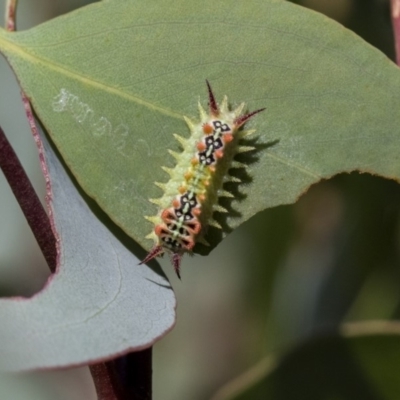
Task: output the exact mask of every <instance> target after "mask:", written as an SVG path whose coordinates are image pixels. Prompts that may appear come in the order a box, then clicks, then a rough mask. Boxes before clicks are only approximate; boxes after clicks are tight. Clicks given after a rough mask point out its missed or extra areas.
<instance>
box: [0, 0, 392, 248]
mask: <svg viewBox="0 0 400 400" xmlns="http://www.w3.org/2000/svg"><path fill="white" fill-rule="evenodd" d="M0 51H2V52H3V54H4V55H5V56H6V57H7V59H8V61H9V62H10V64H11V66H12V68H13V69H14V71H15V73H16V74H17V76H18V79H19V81H20V83H21V85H22V88H23V90H24V91H25V92H26V93H27V94H28V96H29V97H30V99H31V101H32V103H33V105H34V108H35V110H36V112H37V114H38V116H39V117H40V119H41V120H42V122H43V123H44V125H45V126H46V128H47V130H48V131H49V132H50V135H51V137H52V139H53V140H54V142H55V144H56V145H57V147H58V148H59V150H60V152H61V154H62V156H63V157H64V159H65V161H66V162H67V164H68V165H69V167H70V168H71V171H72V172H73V174H74V175H75V176H76V178H77V179H78V181H79V182H80V184H81V185H82V187H83V188H84V190H85V191H86V192H87V193H88V194H89V195H90V196H92V197H94V198H95V199H96V200H97V202H98V203H99V205H100V206H101V207H102V208H103V209H104V210H105V211H106V212H107V213H108V214H109V216H110V217H111V218H112V219H113V220H114V221H115V222H116V223H117V224H118V225H120V226H121V227H122V228H123V229H124V230H125V231H126V232H127V233H128V234H129V235H130V236H132V237H133V238H134V239H135V240H137V241H138V242H139V243H140V244H141V245H143V246H144V247H146V248H149V247H150V246H151V243H149V241H147V240H146V239H145V235H146V234H147V233H149V232H150V230H151V228H152V227H151V224H150V223H149V222H147V221H146V220H145V219H144V216H145V215H154V214H155V213H156V211H157V210H156V207H155V206H154V205H152V204H151V203H150V202H149V201H148V199H149V198H157V197H160V195H161V191H160V189H158V188H157V187H156V186H154V185H153V182H155V181H159V182H166V181H167V179H168V177H167V175H166V174H165V173H164V172H163V171H162V170H161V166H163V165H164V166H169V167H170V166H172V165H173V162H174V161H173V159H172V157H170V156H169V155H168V152H167V149H173V150H178V149H179V146H178V144H177V143H176V141H175V140H174V139H173V136H172V134H173V133H179V134H181V135H183V136H185V135H188V128H187V126H186V124H185V122H184V120H183V116H189V117H191V118H197V116H198V112H197V101H198V99H199V97H200V99H201V102H202V104H203V106H206V103H207V99H206V98H207V94H206V88H205V79H208V80H209V81H210V82H211V84H212V86H213V89H214V91H215V93H216V96H217V98H218V100H219V101H221V99H222V97H223V95H225V94H226V95H228V97H229V99H230V102H231V104H232V105H236V104H238V103H240V102H242V101H245V102H246V104H247V106H248V109H249V110H254V109H257V108H260V107H267V111H265V112H263V113H261V114H259V115H257V117H255V118H254V119H253V120H252V121H251V122H250V123H249V124H248V126H249V127H250V128H255V129H257V133H258V141H257V143H258V144H257V146H258V151H257V152H256V154H255V155H254V157H253V160H248V164H249V165H248V168H247V170H246V173H247V174H248V176H249V177H250V179H249V180H251V182H250V184H248V185H241V186H239V191H240V192H242V195H238V196H237V198H236V199H235V200H234V201H233V202H232V204H231V205H232V208H233V210H235V212H232V213H231V214H230V216H228V219H227V223H228V225H229V226H230V227H231V228H234V227H236V226H238V225H239V224H241V223H242V222H244V221H245V220H247V219H248V218H250V217H251V216H253V215H254V214H255V213H257V212H259V211H261V210H263V209H265V208H268V207H274V206H277V205H280V204H288V203H292V202H294V201H296V199H297V198H298V197H299V196H300V195H301V194H302V193H304V191H305V190H306V189H307V188H308V187H309V186H310V185H311V184H313V183H315V182H317V181H319V180H320V179H322V178H329V177H331V176H332V175H334V174H337V173H339V172H343V171H353V170H360V171H363V172H370V173H373V174H379V175H381V176H385V177H389V178H394V179H399V175H400V157H399V154H400V151H399V150H400V145H399V143H400V141H399V140H398V136H399V135H398V126H399V125H400V121H399V112H398V110H399V109H400V74H399V72H398V68H397V67H396V66H395V65H394V64H393V63H392V62H391V61H390V60H388V59H387V58H386V57H385V56H384V55H383V54H381V53H380V52H379V51H378V50H376V49H374V48H373V47H371V46H370V45H368V44H367V43H365V42H364V41H363V40H361V39H360V38H358V37H357V36H356V35H354V34H353V33H351V32H349V31H348V30H346V29H344V28H343V27H342V26H340V25H339V24H337V23H335V22H333V21H331V20H329V19H328V18H326V17H324V16H322V15H319V14H317V13H314V12H311V11H309V10H306V9H303V8H301V7H298V6H295V5H293V4H290V3H287V2H285V1H279V0H250V1H246V2H238V1H235V0H224V1H219V2H215V1H211V0H205V1H200V2H199V1H194V0H174V1H168V2H148V1H144V0H136V1H128V0H126V1H123V2H122V1H117V0H109V1H102V2H100V3H97V4H93V5H90V6H88V7H84V8H82V9H80V10H78V11H76V12H74V13H71V14H68V15H65V16H63V17H60V18H57V19H54V20H52V21H49V22H47V23H45V24H42V25H39V26H37V27H35V28H33V29H30V30H29V31H25V32H17V33H6V32H5V31H3V30H1V31H0ZM254 158H255V160H254ZM254 161H255V162H254ZM210 231H211V233H212V231H213V230H212V229H210ZM212 244H213V245H215V244H216V240H214V241H212Z"/></svg>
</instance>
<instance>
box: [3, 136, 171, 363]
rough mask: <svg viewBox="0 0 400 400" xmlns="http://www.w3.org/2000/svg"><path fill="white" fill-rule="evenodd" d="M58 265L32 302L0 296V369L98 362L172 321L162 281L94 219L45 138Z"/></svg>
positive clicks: (148, 339)
mask: <svg viewBox="0 0 400 400" xmlns="http://www.w3.org/2000/svg"><path fill="white" fill-rule="evenodd" d="M42 140H43V142H44V147H45V151H44V156H45V159H46V163H47V165H48V168H49V177H50V181H51V184H52V189H51V193H50V195H51V196H52V201H51V204H50V205H51V207H52V209H51V216H52V218H53V219H54V220H53V221H54V228H55V230H56V232H57V234H58V247H59V253H58V254H59V255H58V258H59V260H58V268H57V271H56V273H55V274H53V275H52V276H51V277H50V279H49V281H48V282H47V285H46V287H45V288H44V289H43V290H42V291H41V292H39V293H38V294H36V295H35V296H34V297H32V298H29V299H25V298H9V299H0V321H1V324H0V370H6V371H22V370H30V369H38V368H40V369H44V368H46V369H47V368H52V367H64V366H71V365H78V364H87V363H94V362H99V361H102V360H105V359H109V358H113V357H116V356H118V355H120V354H124V353H128V352H130V351H135V350H141V349H143V348H145V347H149V346H151V345H152V344H153V343H154V342H155V341H156V340H157V339H159V338H161V337H162V336H163V335H164V334H165V333H167V332H168V331H169V330H170V329H171V328H172V326H173V325H174V322H175V297H174V293H173V291H172V288H171V286H170V285H169V283H168V281H167V280H166V279H165V278H164V277H163V276H161V275H158V274H156V273H155V272H153V271H152V270H151V269H150V268H148V267H146V266H139V265H138V263H139V260H138V259H137V258H136V257H135V256H133V255H132V253H131V252H130V251H129V250H128V249H127V248H125V247H124V246H123V245H122V244H121V242H120V241H119V240H118V239H117V238H116V237H115V236H114V235H113V234H112V233H111V232H110V231H109V230H108V229H107V228H106V227H105V226H104V225H103V224H102V222H100V221H99V219H98V218H97V217H96V216H95V215H94V214H93V212H92V211H91V210H90V209H89V207H88V205H87V204H86V203H85V202H84V201H83V199H82V197H81V196H80V195H79V193H78V192H77V190H76V188H75V186H74V185H73V184H72V182H71V181H70V179H69V178H68V176H67V174H66V172H65V171H64V169H63V168H62V166H61V164H60V161H59V160H58V159H57V157H56V156H55V154H54V152H53V150H52V149H51V147H50V146H49V145H48V143H47V141H46V140H45V137H44V136H42Z"/></svg>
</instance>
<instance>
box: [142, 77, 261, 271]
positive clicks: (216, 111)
mask: <svg viewBox="0 0 400 400" xmlns="http://www.w3.org/2000/svg"><path fill="white" fill-rule="evenodd" d="M206 83H207V87H208V97H209V103H208V105H209V113H206V112H205V111H204V109H203V107H202V106H201V104H200V103H199V111H200V123H198V124H194V123H193V122H192V121H191V120H190V119H188V118H186V117H184V118H185V121H186V123H187V125H188V126H189V129H190V132H191V135H190V137H189V138H187V139H184V138H183V137H181V136H179V135H177V134H174V137H175V139H176V140H177V141H178V142H179V143H180V144H181V145H182V148H183V152H182V153H180V154H178V153H176V152H174V151H172V150H169V153H170V154H171V155H172V156H173V157H174V158H175V159H176V160H177V164H176V166H175V168H173V169H170V168H166V167H163V170H164V171H165V172H167V173H168V174H169V175H170V180H169V181H168V183H166V184H164V183H159V182H156V183H155V184H156V185H157V186H158V187H160V188H161V189H162V190H163V191H164V194H163V196H162V197H161V198H159V199H150V201H151V202H152V203H154V204H157V205H158V206H159V207H160V209H159V212H158V213H157V215H156V216H154V217H145V218H146V219H147V220H149V221H151V222H153V223H154V225H155V227H154V230H153V232H151V233H150V234H149V235H148V236H146V237H147V238H148V239H153V240H154V241H155V244H154V247H153V248H152V249H151V250H150V252H149V253H148V254H147V256H146V258H145V259H144V260H143V261H142V262H141V264H143V263H147V262H148V261H150V260H152V259H153V258H155V257H158V256H162V255H163V254H164V253H165V252H166V251H167V252H168V253H170V255H171V262H172V265H173V266H174V269H175V272H176V274H177V275H178V277H179V278H180V263H181V258H182V255H183V254H184V253H187V252H189V253H190V252H191V251H192V249H193V247H194V245H195V244H196V242H201V243H203V244H206V245H207V244H208V243H207V242H206V241H205V239H204V237H203V236H204V234H205V231H206V229H207V227H208V226H214V227H216V228H219V229H221V226H220V225H219V224H218V222H217V221H215V220H214V219H213V218H212V214H213V212H214V211H216V212H227V210H226V209H225V208H223V207H221V206H220V205H218V197H233V195H232V194H231V193H229V192H227V191H225V190H223V189H222V186H223V184H224V182H227V181H233V182H240V180H239V179H238V178H235V177H232V176H229V175H228V170H229V169H230V168H242V167H245V165H244V164H242V163H239V162H237V161H235V160H234V159H233V158H234V156H235V155H236V154H238V153H243V152H246V151H251V150H254V149H255V148H254V147H250V146H240V145H239V140H240V139H242V138H244V137H246V136H248V135H251V134H252V133H254V130H252V131H239V129H240V127H241V126H242V125H243V124H245V122H246V121H248V120H249V119H250V118H251V117H252V116H253V115H255V114H257V113H259V112H261V111H263V110H265V108H261V109H259V110H256V111H253V112H250V113H248V114H245V115H240V114H241V113H242V111H243V108H244V106H245V104H244V103H242V104H241V105H239V107H237V108H236V109H235V110H234V111H230V110H229V108H228V98H227V97H226V96H224V99H223V101H222V103H221V105H220V107H219V106H218V104H217V102H216V100H215V97H214V94H213V92H212V89H211V86H210V84H209V82H208V81H206Z"/></svg>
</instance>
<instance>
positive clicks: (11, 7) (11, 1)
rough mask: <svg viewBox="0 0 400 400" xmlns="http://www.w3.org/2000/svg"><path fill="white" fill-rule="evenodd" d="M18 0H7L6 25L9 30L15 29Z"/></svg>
mask: <svg viewBox="0 0 400 400" xmlns="http://www.w3.org/2000/svg"><path fill="white" fill-rule="evenodd" d="M17 2H18V0H7V2H6V11H5V27H6V30H7V31H10V32H12V31H15V11H16V9H17Z"/></svg>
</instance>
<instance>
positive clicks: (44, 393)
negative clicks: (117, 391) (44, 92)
mask: <svg viewBox="0 0 400 400" xmlns="http://www.w3.org/2000/svg"><path fill="white" fill-rule="evenodd" d="M294 2H295V3H297V4H300V5H303V6H305V7H309V8H312V9H314V10H316V11H319V12H321V13H324V14H326V15H328V16H329V17H331V18H333V19H335V20H337V21H339V22H340V23H342V24H343V25H345V26H346V27H348V28H349V29H351V30H353V31H354V32H356V33H357V34H358V35H359V36H361V37H363V38H364V39H365V40H366V41H368V42H369V43H371V44H372V45H373V46H375V47H377V48H379V49H380V50H381V51H383V52H384V53H385V54H386V55H387V56H388V57H390V58H391V59H394V50H393V49H394V44H393V38H392V29H391V21H390V13H389V0H297V1H294ZM88 3H90V1H88V0H86V1H84V0H19V8H18V13H17V26H18V29H20V30H23V29H28V28H30V27H33V26H35V25H37V24H39V23H41V22H44V21H46V20H48V19H50V18H54V17H56V16H58V15H60V14H63V13H66V12H69V11H71V10H73V9H75V8H78V7H81V6H83V5H86V4H88ZM4 5H5V0H0V10H1V12H0V16H3V11H2V10H4ZM0 88H1V90H0V125H1V126H2V128H3V129H4V131H5V132H6V134H7V136H8V138H9V140H10V142H11V143H12V145H13V147H14V149H15V150H16V152H17V154H18V155H19V157H20V159H21V161H22V163H23V166H24V168H25V169H26V171H27V173H28V175H29V177H30V178H31V180H32V182H33V184H34V186H35V188H36V190H37V191H38V193H39V194H40V196H41V198H43V199H44V193H45V192H44V180H43V177H42V175H41V171H40V167H39V162H38V158H37V150H36V147H35V145H34V142H33V139H32V137H31V135H30V131H29V128H28V124H27V122H26V120H25V117H24V112H23V108H22V104H21V100H20V95H19V89H18V85H17V83H16V80H15V78H14V76H13V74H12V71H10V69H9V67H8V65H7V63H6V62H5V60H4V59H3V58H1V56H0ZM0 204H1V207H0V254H1V257H0V296H2V297H4V296H14V295H22V296H31V295H32V294H34V293H35V292H37V291H38V290H40V288H41V287H42V286H43V284H44V282H45V281H46V279H47V277H48V275H49V270H48V268H47V266H46V263H45V262H44V259H43V257H42V255H41V253H40V251H39V249H38V247H37V245H36V242H35V239H34V237H33V235H32V234H31V232H30V229H29V227H28V225H27V223H26V221H25V219H24V217H23V215H22V213H21V212H20V209H19V206H18V204H17V203H16V201H15V199H14V197H13V194H12V193H11V191H10V189H9V187H8V185H7V183H6V182H5V179H4V177H3V175H2V174H1V173H0ZM399 222H400V186H399V185H398V184H397V183H395V182H393V181H389V180H384V179H381V178H378V177H373V176H370V175H367V174H359V173H353V174H343V175H339V176H336V177H334V178H333V179H331V180H329V181H324V182H320V183H319V184H317V185H315V186H313V187H312V188H311V189H310V190H309V191H308V192H307V193H306V194H305V195H303V196H302V197H301V199H300V200H299V201H298V202H297V203H296V204H295V205H291V206H281V207H277V208H274V209H270V210H266V211H265V212H263V213H262V214H260V215H257V218H253V219H252V220H250V221H248V222H247V223H245V224H244V225H242V226H241V227H240V228H239V229H237V230H236V231H235V232H234V233H232V234H231V235H229V237H228V238H227V239H226V240H224V241H223V243H221V244H220V245H219V246H218V247H217V248H216V249H215V250H214V251H213V252H212V254H211V255H210V256H208V257H201V256H195V257H193V258H187V259H185V262H184V265H183V271H182V275H183V281H182V282H179V281H177V279H176V278H175V276H174V273H173V271H172V268H171V266H170V265H169V262H168V260H163V261H162V262H161V263H162V266H163V268H164V271H165V272H166V274H167V275H168V276H169V278H170V279H171V282H172V284H173V286H174V289H175V291H176V295H177V299H178V321H177V325H176V327H175V329H174V330H172V332H170V333H169V334H168V335H167V336H166V337H165V338H163V339H162V340H161V341H159V342H158V343H157V344H156V345H155V346H154V353H153V354H154V363H153V368H154V398H155V399H157V400H158V399H162V400H176V399H191V400H203V399H209V398H211V396H212V394H213V393H214V392H215V391H216V390H217V389H218V388H219V387H220V386H221V385H223V384H225V383H226V382H229V381H230V380H231V379H233V378H235V377H236V376H237V375H239V374H241V373H243V372H244V371H246V370H247V369H249V368H251V367H252V366H253V365H255V364H256V363H257V362H258V361H259V360H260V359H262V358H263V357H264V356H265V355H268V354H271V353H274V352H280V351H285V350H287V349H290V348H291V346H293V345H294V344H296V343H298V342H299V341H300V340H303V339H304V338H306V337H307V336H309V335H311V334H313V333H315V332H320V331H322V330H330V329H334V328H335V327H337V325H338V324H340V323H342V322H343V321H361V320H370V319H391V318H398V317H399V316H400V315H399V314H400V301H399V300H400V292H399V287H400V285H399V281H400V276H399V268H398V264H399V250H400V240H399V239H400V237H399V236H400V224H399ZM0 323H1V322H0ZM0 398H1V399H3V398H4V399H13V400H14V399H21V400H25V399H29V400H31V399H52V400H55V399H56V400H57V399H65V400H67V399H68V400H75V399H79V400H81V399H88V400H90V399H96V395H95V392H94V388H93V384H92V381H91V378H90V374H89V372H88V368H74V369H70V370H64V371H52V372H37V373H32V374H24V375H23V376H19V377H15V378H13V379H9V378H8V377H7V378H4V377H1V376H0Z"/></svg>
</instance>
